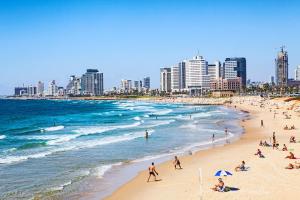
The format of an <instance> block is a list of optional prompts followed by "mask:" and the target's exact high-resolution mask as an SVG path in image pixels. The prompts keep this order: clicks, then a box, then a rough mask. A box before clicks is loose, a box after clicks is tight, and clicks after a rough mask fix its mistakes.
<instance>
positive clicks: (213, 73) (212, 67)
mask: <svg viewBox="0 0 300 200" xmlns="http://www.w3.org/2000/svg"><path fill="white" fill-rule="evenodd" d="M208 75H209V78H210V81H212V80H215V79H218V78H220V77H221V62H220V61H216V62H215V63H213V64H208Z"/></svg>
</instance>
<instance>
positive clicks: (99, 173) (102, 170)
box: [93, 162, 122, 178]
mask: <svg viewBox="0 0 300 200" xmlns="http://www.w3.org/2000/svg"><path fill="white" fill-rule="evenodd" d="M119 165H122V162H118V163H114V164H109V165H102V166H99V167H96V168H95V169H93V172H94V173H93V174H94V175H95V176H97V177H98V178H103V176H104V174H105V173H106V172H108V171H109V170H110V169H111V168H113V167H114V166H119Z"/></svg>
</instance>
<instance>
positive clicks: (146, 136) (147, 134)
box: [145, 130, 149, 139]
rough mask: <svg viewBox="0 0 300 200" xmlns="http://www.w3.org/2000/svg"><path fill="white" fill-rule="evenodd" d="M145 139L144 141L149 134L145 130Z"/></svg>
mask: <svg viewBox="0 0 300 200" xmlns="http://www.w3.org/2000/svg"><path fill="white" fill-rule="evenodd" d="M145 138H146V139H148V138H149V133H148V131H147V130H146V132H145Z"/></svg>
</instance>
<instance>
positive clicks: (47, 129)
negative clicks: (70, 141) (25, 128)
mask: <svg viewBox="0 0 300 200" xmlns="http://www.w3.org/2000/svg"><path fill="white" fill-rule="evenodd" d="M64 128H65V127H64V126H62V125H61V126H51V127H48V128H44V129H41V132H43V131H46V132H50V131H58V130H62V129H64Z"/></svg>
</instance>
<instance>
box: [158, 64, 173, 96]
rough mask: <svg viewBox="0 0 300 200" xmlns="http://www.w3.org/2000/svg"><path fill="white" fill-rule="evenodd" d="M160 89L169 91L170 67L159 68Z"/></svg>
mask: <svg viewBox="0 0 300 200" xmlns="http://www.w3.org/2000/svg"><path fill="white" fill-rule="evenodd" d="M160 91H162V92H171V68H167V67H166V68H160Z"/></svg>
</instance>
